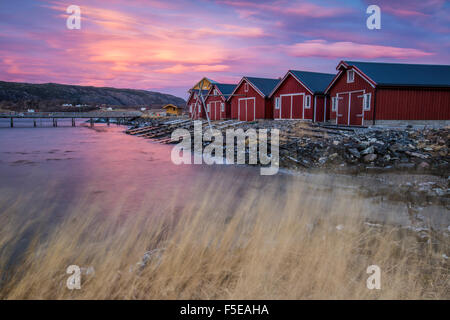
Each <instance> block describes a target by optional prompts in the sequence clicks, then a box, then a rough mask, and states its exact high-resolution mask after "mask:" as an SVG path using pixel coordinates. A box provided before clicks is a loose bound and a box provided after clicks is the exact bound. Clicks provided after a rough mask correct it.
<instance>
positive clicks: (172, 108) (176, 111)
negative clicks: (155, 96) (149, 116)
mask: <svg viewBox="0 0 450 320" xmlns="http://www.w3.org/2000/svg"><path fill="white" fill-rule="evenodd" d="M163 109H164V110H165V111H166V114H168V115H174V116H179V115H181V113H182V112H183V109H182V108H180V107H177V106H176V105H174V104H166V105H165V106H164V107H163Z"/></svg>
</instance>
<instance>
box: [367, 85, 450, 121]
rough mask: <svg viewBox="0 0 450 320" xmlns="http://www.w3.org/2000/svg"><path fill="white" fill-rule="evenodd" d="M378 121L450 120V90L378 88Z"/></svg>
mask: <svg viewBox="0 0 450 320" xmlns="http://www.w3.org/2000/svg"><path fill="white" fill-rule="evenodd" d="M375 112H376V117H375V119H376V120H450V88H447V89H445V88H443V89H437V88H436V89H433V88H378V89H377V97H376V111H375Z"/></svg>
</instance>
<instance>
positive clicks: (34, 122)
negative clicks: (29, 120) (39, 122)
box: [33, 119, 36, 128]
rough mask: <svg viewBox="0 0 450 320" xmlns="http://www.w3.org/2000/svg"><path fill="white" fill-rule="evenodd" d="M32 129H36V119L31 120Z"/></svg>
mask: <svg viewBox="0 0 450 320" xmlns="http://www.w3.org/2000/svg"><path fill="white" fill-rule="evenodd" d="M33 127H35V128H36V119H33Z"/></svg>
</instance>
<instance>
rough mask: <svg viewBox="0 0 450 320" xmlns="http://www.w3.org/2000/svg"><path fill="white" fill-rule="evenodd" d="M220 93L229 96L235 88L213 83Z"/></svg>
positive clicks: (232, 85) (233, 85) (234, 86)
mask: <svg viewBox="0 0 450 320" xmlns="http://www.w3.org/2000/svg"><path fill="white" fill-rule="evenodd" d="M214 85H215V86H216V87H217V88H218V89H219V90H220V92H221V93H222V94H223V95H225V96H229V95H230V94H231V93H233V91H234V88H236V85H235V84H226V83H215V84H214Z"/></svg>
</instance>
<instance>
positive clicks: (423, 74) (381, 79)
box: [343, 61, 450, 87]
mask: <svg viewBox="0 0 450 320" xmlns="http://www.w3.org/2000/svg"><path fill="white" fill-rule="evenodd" d="M343 62H344V63H345V64H346V65H348V66H354V67H356V68H357V69H359V70H361V71H362V72H363V73H364V74H365V75H366V76H368V77H369V78H370V79H372V80H373V81H375V82H376V84H377V85H382V86H383V85H384V86H424V87H450V65H431V64H404V63H379V62H360V61H343Z"/></svg>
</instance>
